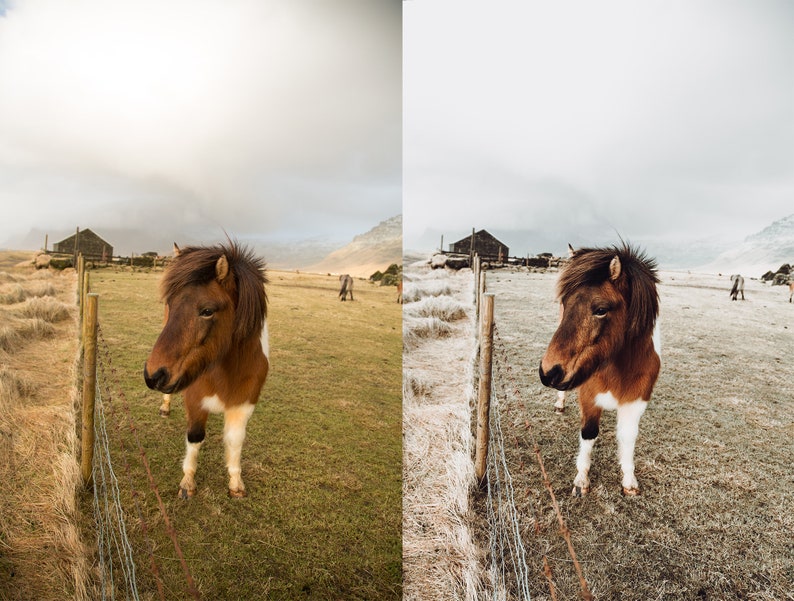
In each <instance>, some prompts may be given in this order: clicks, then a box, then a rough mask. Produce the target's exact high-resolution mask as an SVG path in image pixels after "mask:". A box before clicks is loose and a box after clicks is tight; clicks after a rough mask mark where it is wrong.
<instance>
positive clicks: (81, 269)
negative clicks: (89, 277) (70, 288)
mask: <svg viewBox="0 0 794 601" xmlns="http://www.w3.org/2000/svg"><path fill="white" fill-rule="evenodd" d="M75 267H76V268H77V305H78V306H79V307H80V319H82V318H83V296H84V292H83V274H84V273H85V259H84V257H83V255H82V253H81V254H79V255H78V256H77V265H75Z"/></svg>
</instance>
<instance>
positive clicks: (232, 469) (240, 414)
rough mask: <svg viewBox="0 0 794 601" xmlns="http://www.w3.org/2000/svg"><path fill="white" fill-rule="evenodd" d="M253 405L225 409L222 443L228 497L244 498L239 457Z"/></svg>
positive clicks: (246, 404)
mask: <svg viewBox="0 0 794 601" xmlns="http://www.w3.org/2000/svg"><path fill="white" fill-rule="evenodd" d="M253 412H254V405H252V404H251V403H243V404H242V405H238V406H236V407H231V408H229V409H226V411H225V412H224V415H223V443H224V447H225V452H226V468H227V469H228V470H229V496H230V497H238V498H239V497H244V496H245V495H246V493H245V484H243V479H242V476H241V471H242V469H241V467H240V456H241V454H242V450H243V441H245V427H246V425H247V424H248V420H249V419H250V417H251V414H252V413H253Z"/></svg>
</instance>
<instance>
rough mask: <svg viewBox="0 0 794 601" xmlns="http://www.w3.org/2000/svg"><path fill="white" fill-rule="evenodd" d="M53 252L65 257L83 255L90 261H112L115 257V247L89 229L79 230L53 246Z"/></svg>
mask: <svg viewBox="0 0 794 601" xmlns="http://www.w3.org/2000/svg"><path fill="white" fill-rule="evenodd" d="M52 251H53V252H55V253H63V254H65V255H72V254H75V252H78V253H83V256H84V257H85V258H86V259H88V260H89V261H110V260H111V258H112V257H113V247H112V246H111V245H110V244H109V243H108V242H106V241H105V240H103V239H102V238H100V237H99V236H97V235H96V234H95V233H94V232H92V231H91V230H89V229H86V230H82V231H80V230H77V232H75V233H74V234H72V235H71V236H69V237H68V238H66V239H64V240H61V241H60V242H56V243H55V244H53V245H52Z"/></svg>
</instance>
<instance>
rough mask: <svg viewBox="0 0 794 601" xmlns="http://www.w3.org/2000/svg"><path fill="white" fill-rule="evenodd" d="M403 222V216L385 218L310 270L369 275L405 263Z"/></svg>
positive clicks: (309, 268) (356, 275)
mask: <svg viewBox="0 0 794 601" xmlns="http://www.w3.org/2000/svg"><path fill="white" fill-rule="evenodd" d="M402 224H403V220H402V215H397V216H395V217H391V218H390V219H387V220H386V221H382V222H380V223H379V224H378V225H377V226H375V227H374V228H372V229H371V230H370V231H368V232H367V233H365V234H360V235H358V236H356V237H355V238H353V240H352V241H351V242H350V243H349V244H347V245H346V246H343V247H342V248H340V249H338V250H335V251H333V252H332V253H330V254H329V255H328V256H327V257H325V258H324V259H323V260H322V261H320V262H319V263H316V264H315V265H312V266H310V267H307V268H306V271H313V272H316V273H349V274H350V275H352V276H355V277H365V278H366V277H369V276H371V275H372V274H373V273H375V272H376V271H379V270H380V271H383V270H384V269H386V268H387V267H388V266H389V265H391V264H392V263H402V239H403V238H402Z"/></svg>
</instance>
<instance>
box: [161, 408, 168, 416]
mask: <svg viewBox="0 0 794 601" xmlns="http://www.w3.org/2000/svg"><path fill="white" fill-rule="evenodd" d="M169 415H171V412H170V411H166V410H165V409H160V417H168V416H169Z"/></svg>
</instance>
